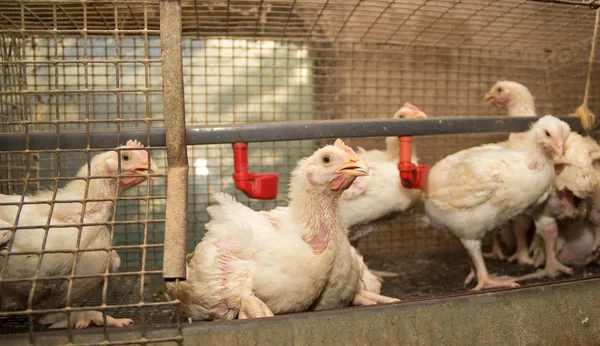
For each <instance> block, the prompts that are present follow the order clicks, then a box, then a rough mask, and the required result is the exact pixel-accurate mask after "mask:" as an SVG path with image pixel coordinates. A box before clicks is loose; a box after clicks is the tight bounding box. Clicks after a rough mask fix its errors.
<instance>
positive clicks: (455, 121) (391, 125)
mask: <svg viewBox="0 0 600 346" xmlns="http://www.w3.org/2000/svg"><path fill="white" fill-rule="evenodd" d="M559 118H560V119H562V120H564V121H565V122H567V123H568V124H569V125H570V126H571V130H572V131H582V130H583V128H582V127H581V123H580V122H579V118H576V117H569V116H567V117H559ZM535 120H537V118H532V117H512V118H509V117H464V118H429V119H419V120H393V119H381V120H329V121H302V122H283V123H258V124H241V125H208V126H197V127H188V128H187V130H186V132H187V135H186V137H187V144H188V145H198V144H223V143H235V142H275V141H293V140H305V139H326V138H338V137H343V138H348V137H382V136H424V135H448V134H465V133H502V132H519V131H526V130H527V129H528V128H529V124H531V123H532V122H533V121H535ZM147 133H148V134H149V138H150V143H146V144H147V145H150V146H165V145H166V142H165V129H164V128H152V129H150V130H147V129H139V130H126V129H122V130H121V131H120V135H119V134H117V132H116V131H114V130H103V131H90V132H89V133H85V132H76V131H61V132H60V134H59V137H60V138H59V141H60V145H61V147H60V149H86V148H88V138H89V147H90V148H115V147H117V146H118V145H120V144H123V143H125V141H127V140H129V139H137V140H138V141H140V142H142V143H145V142H146V134H147ZM28 136H29V145H28V146H27V143H25V142H26V135H25V133H22V132H18V133H0V151H22V150H26V149H28V150H55V149H57V147H56V143H57V140H56V133H55V132H30V133H29V134H28ZM119 138H120V139H119ZM119 140H120V142H118V141H119Z"/></svg>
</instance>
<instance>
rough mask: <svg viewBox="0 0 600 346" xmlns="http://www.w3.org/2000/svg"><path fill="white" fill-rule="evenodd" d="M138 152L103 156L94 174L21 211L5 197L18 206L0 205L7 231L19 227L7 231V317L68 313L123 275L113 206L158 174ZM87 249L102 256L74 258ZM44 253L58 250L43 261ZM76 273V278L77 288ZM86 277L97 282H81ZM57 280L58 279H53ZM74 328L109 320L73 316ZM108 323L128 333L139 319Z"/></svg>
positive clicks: (3, 250) (41, 195) (33, 199)
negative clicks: (109, 276) (106, 280)
mask: <svg viewBox="0 0 600 346" xmlns="http://www.w3.org/2000/svg"><path fill="white" fill-rule="evenodd" d="M139 148H143V146H142V145H141V144H140V143H139V142H137V141H128V142H127V144H126V146H123V147H120V148H119V152H117V151H108V152H105V153H102V154H99V155H96V156H95V157H94V158H93V159H92V160H91V161H90V163H89V170H88V165H87V164H86V165H84V166H83V167H81V168H80V169H79V172H78V173H77V177H76V178H77V179H74V180H72V181H70V182H69V183H68V184H66V185H65V186H64V187H62V188H59V189H57V190H56V191H39V192H38V193H36V194H35V195H32V196H25V197H24V198H23V205H22V207H21V208H19V204H20V202H21V198H22V197H21V196H19V195H12V196H6V195H3V196H2V199H3V201H4V202H5V203H6V202H9V203H14V205H5V206H2V207H0V220H2V225H1V226H2V228H13V227H14V226H13V225H15V223H16V225H15V226H16V231H15V233H12V231H4V232H8V233H3V234H2V236H0V240H1V243H0V255H2V257H0V268H2V269H3V271H2V277H1V278H0V279H1V280H0V296H1V309H2V310H3V311H14V310H23V309H27V308H33V309H38V310H39V309H53V308H60V307H64V306H66V305H67V304H70V303H71V302H73V301H75V300H76V299H78V298H79V297H81V296H82V295H83V294H85V293H86V292H89V291H90V290H92V289H94V288H95V287H96V286H97V285H98V284H100V283H101V282H102V280H103V277H102V274H104V273H106V272H115V271H117V270H118V269H119V266H120V263H121V261H120V258H119V255H118V254H117V253H116V251H114V250H112V251H111V250H110V247H111V236H110V233H109V232H108V229H107V227H106V226H105V224H106V223H107V222H108V220H109V218H110V217H111V216H112V212H113V209H114V205H113V203H114V200H115V198H116V197H117V196H118V195H120V194H121V193H123V192H125V191H127V190H128V189H130V188H131V187H133V186H136V185H138V184H140V183H142V182H144V181H145V180H146V179H147V178H148V177H149V174H148V173H158V168H157V167H156V166H155V165H154V163H152V160H151V159H150V158H149V157H148V152H147V151H146V150H138V149H139ZM111 176H114V177H115V178H110V177H111ZM88 181H89V183H88ZM83 249H101V250H97V251H96V250H94V251H83V252H79V253H78V255H77V257H76V258H75V256H74V251H77V250H83ZM42 251H44V252H47V251H51V252H50V253H44V254H43V255H42V256H40V255H38V254H40V253H41V252H42ZM109 254H110V256H109ZM38 266H39V267H38ZM70 275H74V279H73V280H72V283H70V281H71V280H69V278H68V277H69V276H70ZM84 275H85V276H91V275H92V276H93V275H97V276H98V277H92V278H90V277H86V278H78V276H84ZM52 277H57V279H56V280H48V278H52ZM35 278H44V280H36V279H35ZM32 283H33V285H32ZM31 294H33V297H32V298H31V300H32V305H31V306H28V299H29V298H30V295H31ZM38 322H39V323H42V324H52V325H51V326H50V328H66V327H67V323H68V321H67V319H66V316H65V315H64V314H62V313H58V314H49V315H46V316H44V317H42V318H41V319H40V320H39V321H38ZM69 322H70V323H71V326H72V327H74V328H85V327H87V326H88V325H89V324H90V323H94V324H96V325H102V324H103V317H102V313H100V312H98V311H85V312H74V313H71V318H70V321H69ZM106 322H107V325H108V326H114V327H121V326H126V325H129V324H131V323H132V322H133V321H132V320H130V319H127V318H123V319H115V318H112V317H111V316H106Z"/></svg>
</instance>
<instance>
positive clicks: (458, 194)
mask: <svg viewBox="0 0 600 346" xmlns="http://www.w3.org/2000/svg"><path fill="white" fill-rule="evenodd" d="M569 132H570V128H569V125H568V124H566V123H565V122H563V121H560V120H559V119H557V118H554V117H552V116H545V117H542V118H540V120H538V121H537V122H536V123H535V124H533V126H532V128H531V129H530V130H529V131H528V132H526V134H525V136H524V138H523V147H522V148H520V149H510V148H507V147H504V146H502V145H484V146H480V147H475V148H471V149H466V150H463V151H460V152H458V153H456V154H452V155H450V156H447V157H446V158H444V159H443V160H441V161H440V162H438V163H437V164H435V165H434V166H433V167H432V169H431V171H430V173H429V182H428V184H427V186H426V189H425V192H424V201H425V211H426V213H427V216H428V218H429V220H430V222H431V224H432V225H433V226H434V227H436V228H438V229H443V230H447V231H449V232H451V233H452V234H454V235H455V236H457V237H458V238H459V239H460V241H461V242H462V244H463V245H464V247H465V249H466V250H467V252H468V253H469V256H470V257H471V260H472V271H471V273H472V274H475V275H476V278H477V286H475V288H474V290H479V289H482V288H484V287H516V286H517V284H516V283H515V281H514V280H501V279H495V278H492V277H491V276H490V275H489V274H488V272H487V269H486V267H485V263H484V260H483V257H482V255H481V238H482V237H483V236H484V235H485V233H486V232H490V231H493V230H495V229H496V228H497V227H499V226H500V225H502V224H505V223H506V222H508V221H509V220H511V219H512V218H514V217H516V216H517V215H519V214H521V213H523V212H530V213H531V214H532V216H533V219H534V221H535V223H536V227H537V228H538V229H542V227H544V226H545V225H543V224H542V222H543V220H541V216H542V210H543V208H544V206H545V202H546V200H547V199H548V197H549V195H550V194H551V192H552V191H553V189H554V165H553V162H552V154H553V153H556V155H558V156H561V155H562V153H563V148H564V144H565V141H566V139H567V138H568V136H569ZM472 274H469V276H468V277H467V280H466V282H469V281H470V280H471V279H472V276H473V275H472Z"/></svg>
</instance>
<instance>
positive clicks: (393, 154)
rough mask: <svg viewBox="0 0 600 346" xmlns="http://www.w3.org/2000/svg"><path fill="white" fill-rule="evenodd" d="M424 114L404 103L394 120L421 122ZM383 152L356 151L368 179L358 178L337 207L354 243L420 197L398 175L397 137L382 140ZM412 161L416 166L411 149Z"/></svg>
mask: <svg viewBox="0 0 600 346" xmlns="http://www.w3.org/2000/svg"><path fill="white" fill-rule="evenodd" d="M426 117H427V115H426V114H425V113H423V112H422V111H421V110H420V109H419V108H417V107H416V106H413V105H412V104H410V103H405V104H404V106H402V108H400V109H399V110H398V111H397V112H396V113H395V114H394V118H407V119H424V118H426ZM385 143H386V150H385V151H381V150H377V149H374V150H369V151H366V150H364V149H363V148H360V147H359V148H358V149H359V150H358V156H359V157H360V158H361V159H362V160H363V161H364V162H365V163H366V164H367V167H369V176H365V177H359V178H357V179H356V180H355V181H354V183H353V184H352V186H350V188H349V189H348V190H346V191H344V193H343V194H342V198H341V200H340V207H341V208H342V216H343V217H344V220H345V221H346V227H348V229H349V230H350V232H349V235H348V237H349V239H350V241H356V240H358V239H360V238H362V237H364V236H366V235H367V234H369V233H371V232H374V231H376V229H377V228H376V226H375V225H374V224H372V222H373V221H376V220H378V219H380V218H382V217H384V216H387V215H390V214H392V213H397V212H402V211H405V210H408V209H409V208H411V207H412V206H414V204H415V203H416V202H417V201H419V200H420V198H421V190H419V189H407V188H405V187H404V186H403V185H402V182H401V181H400V174H399V172H398V156H399V148H398V137H387V138H386V139H385ZM411 159H412V162H413V163H415V164H417V163H418V162H417V155H416V152H415V150H414V147H413V151H412V154H411Z"/></svg>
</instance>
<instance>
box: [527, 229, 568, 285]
mask: <svg viewBox="0 0 600 346" xmlns="http://www.w3.org/2000/svg"><path fill="white" fill-rule="evenodd" d="M542 238H544V250H545V252H546V265H545V266H544V269H541V270H538V271H536V272H534V273H531V274H526V275H523V276H519V277H517V278H516V279H515V281H525V280H530V279H541V278H545V277H549V278H555V277H557V276H559V275H560V274H567V275H572V274H573V269H572V268H569V267H567V266H565V265H563V264H562V263H560V262H559V261H558V259H557V258H556V251H555V250H554V249H555V247H556V238H558V226H557V225H556V222H553V223H552V224H551V225H548V226H546V227H544V229H543V231H542Z"/></svg>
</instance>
